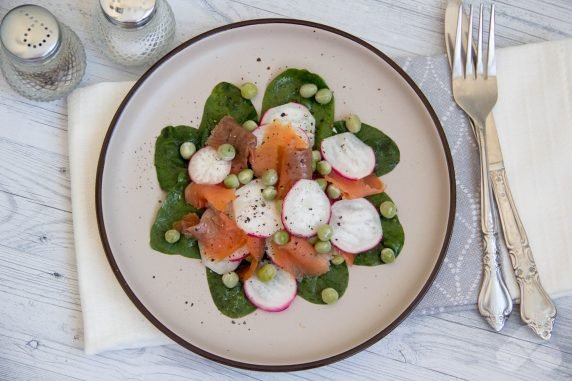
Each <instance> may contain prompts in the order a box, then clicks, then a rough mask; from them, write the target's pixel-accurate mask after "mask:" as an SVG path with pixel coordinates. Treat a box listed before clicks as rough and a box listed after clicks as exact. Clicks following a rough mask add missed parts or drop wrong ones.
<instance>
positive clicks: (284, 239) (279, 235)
mask: <svg viewBox="0 0 572 381" xmlns="http://www.w3.org/2000/svg"><path fill="white" fill-rule="evenodd" d="M272 238H273V239H274V243H275V244H277V245H280V246H282V245H286V244H287V243H288V241H290V235H289V234H288V232H286V231H284V230H279V231H277V232H276V233H274V236H273V237H272Z"/></svg>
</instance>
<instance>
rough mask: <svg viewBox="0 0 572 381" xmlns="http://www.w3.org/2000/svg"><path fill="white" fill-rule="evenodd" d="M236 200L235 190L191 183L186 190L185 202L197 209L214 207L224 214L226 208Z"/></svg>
mask: <svg viewBox="0 0 572 381" xmlns="http://www.w3.org/2000/svg"><path fill="white" fill-rule="evenodd" d="M235 198H236V195H235V194H234V189H228V188H227V187H225V186H224V185H221V184H216V185H208V184H197V183H190V184H189V185H187V187H186V188H185V200H186V201H187V202H188V203H189V204H191V205H192V206H194V207H195V208H197V209H202V208H206V207H207V206H209V205H210V206H212V207H213V208H215V209H217V210H219V211H221V212H224V210H225V208H226V206H227V205H228V204H229V203H231V202H232V201H233V200H234V199H235Z"/></svg>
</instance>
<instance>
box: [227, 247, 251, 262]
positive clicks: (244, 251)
mask: <svg viewBox="0 0 572 381" xmlns="http://www.w3.org/2000/svg"><path fill="white" fill-rule="evenodd" d="M249 254H250V250H248V246H246V245H244V246H243V247H241V248H238V249H236V251H235V252H234V253H232V254H231V255H230V257H228V260H229V261H231V262H240V261H242V260H243V259H244V258H246V257H248V255H249Z"/></svg>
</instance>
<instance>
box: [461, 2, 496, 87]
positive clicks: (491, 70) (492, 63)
mask: <svg viewBox="0 0 572 381" xmlns="http://www.w3.org/2000/svg"><path fill="white" fill-rule="evenodd" d="M462 22H463V7H459V16H458V18H457V35H456V38H455V52H454V56H453V70H452V71H453V77H466V78H475V74H476V76H481V77H482V76H486V77H494V76H496V74H497V67H496V57H495V5H494V4H493V5H492V7H491V21H490V26H489V41H488V52H487V67H486V70H485V67H484V65H483V5H482V4H481V5H480V7H479V29H478V36H477V62H476V65H475V62H474V58H473V48H472V46H473V6H472V5H471V7H470V11H469V36H468V41H467V51H466V53H465V65H464V66H465V67H464V70H463V57H462V54H463V53H462Z"/></svg>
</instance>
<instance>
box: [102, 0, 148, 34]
mask: <svg viewBox="0 0 572 381" xmlns="http://www.w3.org/2000/svg"><path fill="white" fill-rule="evenodd" d="M99 5H100V6H101V9H102V11H103V14H104V15H105V17H106V18H107V19H108V20H109V21H111V22H112V23H113V24H115V25H118V26H121V27H123V28H127V29H132V28H139V27H142V26H143V25H145V24H147V22H149V20H151V18H152V17H153V15H154V14H155V11H156V9H157V1H156V0H99Z"/></svg>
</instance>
